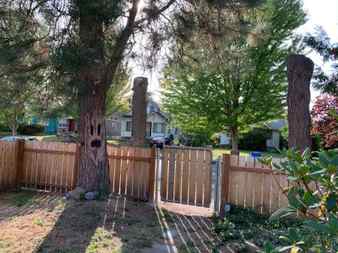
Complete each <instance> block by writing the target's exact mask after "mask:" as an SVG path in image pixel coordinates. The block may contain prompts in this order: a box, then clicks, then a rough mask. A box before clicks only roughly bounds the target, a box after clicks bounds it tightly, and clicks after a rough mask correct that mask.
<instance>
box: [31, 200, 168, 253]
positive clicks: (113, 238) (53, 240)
mask: <svg viewBox="0 0 338 253" xmlns="http://www.w3.org/2000/svg"><path fill="white" fill-rule="evenodd" d="M161 241H162V234H161V229H160V225H159V223H158V219H157V216H156V211H155V210H154V208H153V207H152V206H150V205H148V204H146V203H142V202H133V201H127V200H126V198H124V197H118V196H115V197H112V198H110V199H108V200H106V201H88V202H87V201H82V202H76V201H67V202H66V206H65V208H64V211H63V212H62V214H61V215H60V216H59V218H58V220H57V221H56V223H55V225H54V227H53V229H52V230H51V231H50V232H49V234H48V235H47V236H46V237H45V238H44V240H43V242H42V243H41V244H40V246H39V248H38V249H37V251H36V252H43V253H45V252H46V253H50V252H55V253H56V252H58V253H66V252H69V253H70V252H71V253H85V252H86V253H94V252H100V253H101V252H102V253H104V252H107V253H108V252H109V253H110V252H142V249H144V248H151V247H152V245H153V244H154V243H156V242H158V243H161Z"/></svg>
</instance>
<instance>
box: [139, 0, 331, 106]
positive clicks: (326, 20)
mask: <svg viewBox="0 0 338 253" xmlns="http://www.w3.org/2000/svg"><path fill="white" fill-rule="evenodd" d="M303 5H304V10H305V12H306V13H307V18H308V21H307V22H306V24H305V25H303V26H302V27H300V28H299V29H298V30H297V33H299V34H302V35H306V34H307V33H312V32H314V31H315V28H316V27H317V26H321V27H322V28H323V29H324V30H325V31H326V32H327V34H328V35H329V37H330V38H331V39H332V42H337V43H338V0H303ZM307 56H308V57H309V58H311V59H312V60H313V61H314V63H315V64H316V65H318V66H321V67H323V68H324V70H329V68H330V64H323V62H322V61H321V57H320V56H319V55H318V54H317V53H315V52H309V54H308V55H307ZM136 69H137V68H136ZM140 75H143V76H146V77H148V80H149V90H150V92H152V93H153V95H154V98H155V99H156V100H160V87H159V80H158V79H159V76H160V73H159V72H158V70H154V71H152V72H149V71H143V70H141V69H137V70H135V71H133V76H140ZM318 95H319V92H318V91H316V90H314V89H312V88H311V100H312V101H313V99H314V98H315V97H316V96H318Z"/></svg>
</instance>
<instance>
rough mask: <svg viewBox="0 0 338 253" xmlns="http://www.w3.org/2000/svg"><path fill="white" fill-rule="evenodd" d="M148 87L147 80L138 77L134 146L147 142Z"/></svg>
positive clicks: (135, 82) (133, 131) (134, 98)
mask: <svg viewBox="0 0 338 253" xmlns="http://www.w3.org/2000/svg"><path fill="white" fill-rule="evenodd" d="M147 87H148V80H147V78H144V77H136V78H135V79H134V86H133V90H134V95H133V106H132V117H133V119H132V142H133V144H134V145H144V144H145V141H146V128H147Z"/></svg>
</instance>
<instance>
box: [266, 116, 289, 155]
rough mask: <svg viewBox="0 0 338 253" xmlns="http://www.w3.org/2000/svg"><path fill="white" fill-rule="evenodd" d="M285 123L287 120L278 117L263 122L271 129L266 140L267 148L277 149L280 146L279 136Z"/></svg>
mask: <svg viewBox="0 0 338 253" xmlns="http://www.w3.org/2000/svg"><path fill="white" fill-rule="evenodd" d="M286 125H287V120H285V119H278V120H273V121H270V122H268V123H266V124H265V126H266V127H267V128H269V129H270V130H271V131H272V134H271V138H270V139H267V140H266V147H267V148H268V149H276V148H277V149H279V148H280V139H281V138H280V137H281V133H280V132H281V130H282V128H283V127H285V126H286Z"/></svg>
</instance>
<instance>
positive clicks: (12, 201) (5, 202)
mask: <svg viewBox="0 0 338 253" xmlns="http://www.w3.org/2000/svg"><path fill="white" fill-rule="evenodd" d="M59 200H60V195H58V194H50V193H45V192H40V193H36V192H33V191H15V192H6V193H1V194H0V222H3V221H6V220H8V219H13V218H16V217H20V216H25V215H30V214H33V213H34V212H36V211H37V210H41V209H47V210H53V209H54V208H55V206H56V205H57V204H58V202H59Z"/></svg>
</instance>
